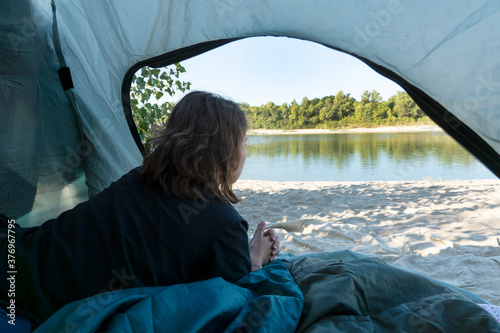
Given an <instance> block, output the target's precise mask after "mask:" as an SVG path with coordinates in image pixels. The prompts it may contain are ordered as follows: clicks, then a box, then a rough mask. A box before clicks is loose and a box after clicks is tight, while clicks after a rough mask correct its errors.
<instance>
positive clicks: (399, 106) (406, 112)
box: [393, 91, 425, 119]
mask: <svg viewBox="0 0 500 333" xmlns="http://www.w3.org/2000/svg"><path fill="white" fill-rule="evenodd" d="M393 110H394V113H395V114H396V115H397V116H398V117H399V118H414V119H417V118H421V117H423V116H424V115H425V114H424V112H423V111H422V110H421V109H420V108H419V107H418V105H417V104H416V103H415V102H414V101H413V99H412V98H411V97H410V95H408V94H407V93H406V92H403V91H398V92H397V94H396V97H395V99H394V109H393Z"/></svg>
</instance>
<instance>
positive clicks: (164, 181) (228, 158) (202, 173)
mask: <svg viewBox="0 0 500 333" xmlns="http://www.w3.org/2000/svg"><path fill="white" fill-rule="evenodd" d="M247 127H248V125H247V120H246V118H245V114H244V113H243V111H242V110H241V109H240V107H239V106H238V104H236V103H235V102H233V101H231V100H227V99H225V98H222V97H220V96H218V95H215V94H212V93H208V92H203V91H193V92H190V93H189V94H187V95H185V96H184V97H183V98H182V99H181V100H180V101H179V102H178V103H177V104H176V105H175V106H174V108H173V110H172V113H171V114H170V116H169V117H168V119H167V122H166V125H165V128H163V129H162V130H161V131H160V132H159V133H158V135H156V136H154V137H153V138H151V139H149V140H148V141H147V142H146V154H145V157H144V163H143V167H142V177H143V179H144V180H145V181H147V182H149V183H154V182H158V183H159V184H160V185H161V186H162V187H163V188H164V189H165V190H166V191H167V192H168V193H169V194H172V195H174V196H176V197H178V198H188V199H196V198H199V197H201V198H204V197H205V196H204V193H207V194H209V195H210V196H212V197H213V198H214V199H216V200H217V201H220V202H224V203H228V202H231V203H237V202H239V201H240V199H239V198H238V197H237V196H236V194H234V192H233V190H232V185H233V182H234V175H235V173H236V171H237V170H238V167H239V164H240V155H241V147H242V141H243V140H244V137H245V133H246V131H247Z"/></svg>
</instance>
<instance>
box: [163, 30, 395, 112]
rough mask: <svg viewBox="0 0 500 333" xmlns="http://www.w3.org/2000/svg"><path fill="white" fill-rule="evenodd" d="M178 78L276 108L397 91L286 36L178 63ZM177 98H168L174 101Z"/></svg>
mask: <svg viewBox="0 0 500 333" xmlns="http://www.w3.org/2000/svg"><path fill="white" fill-rule="evenodd" d="M181 64H182V65H183V66H184V67H185V68H186V73H183V74H181V76H180V79H181V80H183V81H189V82H191V83H192V85H191V90H206V91H210V92H214V93H217V94H220V95H223V96H224V97H228V98H231V99H233V100H234V101H236V102H238V103H242V102H246V103H248V104H250V105H254V106H260V105H262V104H266V103H267V102H273V103H275V104H278V105H281V104H283V103H291V102H292V101H293V100H294V99H295V100H296V101H297V102H298V103H299V104H300V103H301V101H302V98H303V97H307V98H309V99H312V98H316V97H318V98H322V97H324V96H328V95H335V94H336V93H337V92H338V91H340V90H342V91H343V92H344V93H350V94H351V96H352V97H354V98H356V100H360V97H361V94H362V93H363V91H365V90H369V91H371V90H376V91H378V92H379V93H380V95H381V96H382V98H383V99H384V100H387V99H388V98H389V97H391V96H392V95H394V94H396V92H397V91H402V90H403V89H402V88H401V87H400V86H399V85H397V84H396V83H394V82H392V81H390V80H388V79H386V78H384V77H383V76H381V75H380V74H378V73H376V72H375V71H373V70H372V69H371V68H369V67H368V66H367V65H365V64H364V63H362V62H361V61H359V60H357V59H356V58H354V57H352V56H350V55H347V54H345V53H341V52H338V51H335V50H332V49H329V48H327V47H325V46H323V45H320V44H317V43H313V42H308V41H302V40H298V39H294V38H286V37H255V38H247V39H244V40H239V41H236V42H232V43H229V44H226V45H224V46H221V47H219V48H216V49H214V50H212V51H209V52H206V53H204V54H201V55H199V56H196V57H193V58H191V59H187V60H184V61H182V62H181ZM180 97H182V94H178V95H176V96H174V98H173V99H172V100H174V101H177V100H178V99H179V98H180Z"/></svg>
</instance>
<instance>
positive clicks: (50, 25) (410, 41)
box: [0, 0, 500, 227]
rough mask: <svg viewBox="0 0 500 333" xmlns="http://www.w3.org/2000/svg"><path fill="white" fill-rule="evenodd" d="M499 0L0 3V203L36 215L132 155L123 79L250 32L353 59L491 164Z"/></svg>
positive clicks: (40, 217)
mask: <svg viewBox="0 0 500 333" xmlns="http://www.w3.org/2000/svg"><path fill="white" fill-rule="evenodd" d="M498 22H500V3H499V2H496V1H487V0H481V1H474V2H471V1H466V0H459V1H451V0H449V1H439V2H436V1H431V0H425V1H418V2H415V1H399V0H388V1H377V2H375V1H373V2H367V1H362V0H353V1H349V2H345V1H337V0H336V1H332V0H318V1H314V2H304V1H300V0H256V1H243V0H214V1H206V0H191V1H182V0H170V1H158V0H141V1H132V2H123V1H117V0H109V1H101V0H85V1H84V0H71V1H69V0H51V1H46V0H18V1H1V2H0V36H1V37H0V73H1V74H0V99H1V102H0V114H1V117H2V121H1V122H0V142H1V145H0V184H1V186H0V213H1V214H3V215H5V216H8V217H9V218H12V219H15V220H16V222H17V223H18V224H20V225H21V226H23V227H30V226H37V225H40V224H41V223H43V222H44V221H46V220H48V219H51V218H55V217H57V216H58V215H59V214H60V213H61V212H63V211H65V210H68V209H70V208H72V207H74V206H75V205H77V204H78V203H80V202H82V201H85V200H87V199H88V198H89V197H90V196H92V195H94V194H96V193H99V192H100V191H101V190H103V189H104V188H106V187H107V186H109V184H110V183H111V182H113V181H115V180H117V179H118V178H119V177H120V176H121V175H123V174H124V173H125V172H127V171H129V170H130V169H132V168H133V167H135V166H138V165H140V164H141V161H142V154H141V152H142V150H143V146H142V143H141V141H140V138H139V136H138V132H137V128H136V126H135V124H134V121H133V118H132V113H131V112H132V111H131V108H130V93H129V92H130V85H131V81H132V76H133V74H134V73H135V72H136V71H137V70H138V69H139V68H141V67H143V66H150V67H155V68H159V67H164V66H166V65H170V64H173V63H176V62H179V61H182V60H185V59H189V58H191V57H193V56H196V55H199V54H202V53H204V52H207V51H209V50H212V49H214V48H217V47H219V46H222V45H225V44H227V43H230V42H233V41H236V40H241V39H244V38H249V37H257V36H276V37H290V38H297V39H301V40H306V41H311V42H315V43H319V44H321V45H324V46H325V47H328V48H332V49H334V50H338V51H341V52H344V53H346V54H349V55H351V56H354V57H356V58H357V59H360V60H361V61H363V62H364V63H366V64H367V65H368V66H370V67H371V68H372V69H374V70H375V71H376V72H378V73H380V74H381V75H383V76H385V77H387V78H389V79H390V80H393V81H394V82H396V83H397V84H399V85H400V86H401V87H402V88H403V89H404V90H405V91H406V92H407V93H408V94H409V95H410V96H411V97H412V98H413V99H414V100H415V102H416V103H417V104H418V105H419V106H420V108H421V109H422V110H423V111H424V112H425V113H426V114H427V115H428V116H429V117H430V118H431V119H432V120H433V121H434V122H436V123H437V124H438V125H439V126H440V127H441V128H443V129H444V130H445V131H446V132H447V133H448V134H449V135H451V136H452V137H453V138H454V139H455V140H456V141H457V142H458V143H460V144H461V145H462V146H463V147H464V148H465V149H467V150H468V151H469V152H470V153H471V154H473V155H474V156H475V157H476V158H477V159H478V160H479V161H480V162H481V163H483V164H484V165H485V166H486V167H487V168H489V169H490V170H491V171H492V172H493V173H494V174H495V175H497V176H500V107H499V105H500V61H499V59H500V58H499V52H500V51H499V50H500V36H499V34H500V29H498Z"/></svg>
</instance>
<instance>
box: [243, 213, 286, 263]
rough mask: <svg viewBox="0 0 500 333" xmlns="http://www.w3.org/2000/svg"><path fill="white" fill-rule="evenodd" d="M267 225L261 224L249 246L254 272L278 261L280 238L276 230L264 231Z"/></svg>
mask: <svg viewBox="0 0 500 333" xmlns="http://www.w3.org/2000/svg"><path fill="white" fill-rule="evenodd" d="M264 228H265V223H264V222H260V223H259V224H258V225H257V230H255V234H254V235H253V238H252V240H251V241H250V244H249V249H250V259H251V261H252V270H256V269H259V268H262V266H265V265H267V264H268V263H270V262H272V261H274V260H276V258H277V257H278V254H279V251H280V238H279V237H278V236H276V233H275V231H274V229H268V230H264Z"/></svg>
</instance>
